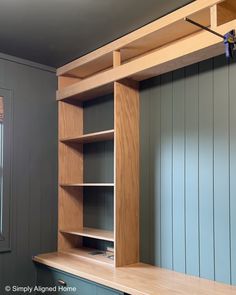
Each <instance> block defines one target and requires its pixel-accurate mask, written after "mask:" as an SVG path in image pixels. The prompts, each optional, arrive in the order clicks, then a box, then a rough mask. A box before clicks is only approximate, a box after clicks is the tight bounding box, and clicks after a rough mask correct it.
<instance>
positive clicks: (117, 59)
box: [113, 50, 121, 68]
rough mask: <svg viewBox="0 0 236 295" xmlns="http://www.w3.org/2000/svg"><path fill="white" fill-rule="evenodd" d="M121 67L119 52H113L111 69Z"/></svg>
mask: <svg viewBox="0 0 236 295" xmlns="http://www.w3.org/2000/svg"><path fill="white" fill-rule="evenodd" d="M120 65H121V53H120V50H115V51H113V68H115V67H118V66H120Z"/></svg>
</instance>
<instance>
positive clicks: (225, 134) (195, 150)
mask: <svg viewBox="0 0 236 295" xmlns="http://www.w3.org/2000/svg"><path fill="white" fill-rule="evenodd" d="M141 97H142V110H141V138H142V144H141V151H142V165H141V168H142V169H141V185H142V195H141V244H142V260H143V261H145V262H150V263H153V264H155V265H159V266H162V267H164V268H169V269H174V270H176V271H179V272H186V273H188V274H192V275H196V276H201V277H204V278H209V279H213V280H214V279H215V280H217V281H222V282H225V283H232V284H236V214H235V212H236V182H235V175H236V63H234V64H231V65H230V66H228V65H227V64H226V61H225V57H224V56H221V57H217V58H215V59H211V60H207V61H204V62H201V63H199V64H195V65H192V66H190V67H187V68H183V69H180V70H177V71H175V72H172V73H168V74H165V75H162V76H161V77H156V78H154V79H151V80H147V81H144V82H143V83H142V90H141Z"/></svg>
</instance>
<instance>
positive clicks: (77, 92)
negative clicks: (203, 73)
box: [57, 20, 236, 100]
mask: <svg viewBox="0 0 236 295" xmlns="http://www.w3.org/2000/svg"><path fill="white" fill-rule="evenodd" d="M232 29H236V21H235V20H234V21H231V22H228V23H226V24H224V25H222V26H219V27H217V28H216V31H217V32H219V33H221V34H225V32H228V31H230V30H232ZM223 52H224V44H223V42H222V40H221V38H219V37H218V36H215V35H213V34H209V32H205V31H201V32H199V33H195V34H193V35H191V36H189V37H188V38H183V39H179V40H177V41H175V42H172V43H170V44H168V45H166V46H163V47H161V48H158V49H157V50H154V51H151V52H149V53H147V54H145V55H143V56H141V57H138V58H136V59H134V60H131V61H130V62H127V63H125V64H122V65H121V66H118V67H116V68H113V69H111V70H108V71H106V72H103V73H100V74H97V75H95V76H92V77H90V78H87V79H84V80H82V81H81V82H78V83H75V84H74V85H72V86H69V87H66V88H64V89H62V90H61V91H57V99H58V100H63V99H65V98H68V97H74V98H76V99H77V100H86V99H91V98H93V97H95V96H96V95H97V91H98V93H100V92H101V89H102V90H103V91H104V88H105V89H106V88H108V89H109V90H110V88H111V86H112V84H113V82H115V81H118V80H121V79H124V78H127V77H129V78H132V79H134V80H138V81H141V80H144V79H147V78H150V77H154V76H158V75H160V74H163V73H166V72H170V71H173V70H176V69H178V68H182V67H184V66H187V65H190V64H193V63H196V62H199V61H202V60H205V59H208V58H211V57H214V56H217V55H220V54H222V53H223Z"/></svg>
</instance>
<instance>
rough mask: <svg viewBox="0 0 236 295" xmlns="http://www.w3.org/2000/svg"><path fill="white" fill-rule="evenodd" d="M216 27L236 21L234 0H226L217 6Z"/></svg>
mask: <svg viewBox="0 0 236 295" xmlns="http://www.w3.org/2000/svg"><path fill="white" fill-rule="evenodd" d="M216 17H217V25H218V26H220V25H222V24H225V23H226V22H228V21H231V20H233V19H236V3H235V0H226V1H224V2H222V3H219V4H218V5H217V12H216Z"/></svg>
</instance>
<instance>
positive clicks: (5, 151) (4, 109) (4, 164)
mask: <svg viewBox="0 0 236 295" xmlns="http://www.w3.org/2000/svg"><path fill="white" fill-rule="evenodd" d="M11 160H12V95H11V91H10V90H6V89H1V88H0V252H5V251H10V225H11Z"/></svg>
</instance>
